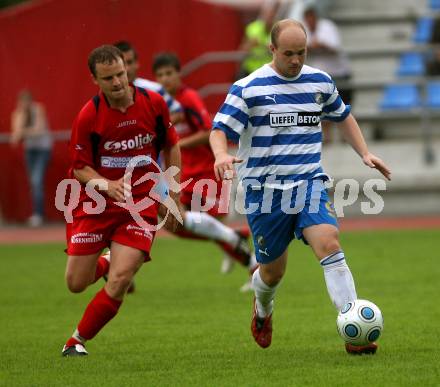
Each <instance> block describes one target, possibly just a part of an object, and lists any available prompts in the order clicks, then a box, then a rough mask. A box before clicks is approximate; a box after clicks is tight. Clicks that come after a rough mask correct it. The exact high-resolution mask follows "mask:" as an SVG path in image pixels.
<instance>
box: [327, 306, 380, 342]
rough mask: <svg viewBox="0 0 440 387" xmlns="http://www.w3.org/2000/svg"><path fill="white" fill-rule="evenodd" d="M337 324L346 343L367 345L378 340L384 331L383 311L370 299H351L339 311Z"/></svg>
mask: <svg viewBox="0 0 440 387" xmlns="http://www.w3.org/2000/svg"><path fill="white" fill-rule="evenodd" d="M336 324H337V327H338V332H339V335H340V336H341V337H342V339H343V340H344V341H345V342H346V343H350V344H353V345H367V344H369V343H372V342H373V341H376V340H377V339H378V338H379V336H380V334H381V333H382V329H383V317H382V312H381V311H380V309H379V308H378V307H377V306H376V305H375V304H373V303H372V302H370V301H367V300H355V301H351V302H349V303H347V304H345V305H344V306H343V308H342V309H341V311H340V312H339V315H338V319H337V320H336Z"/></svg>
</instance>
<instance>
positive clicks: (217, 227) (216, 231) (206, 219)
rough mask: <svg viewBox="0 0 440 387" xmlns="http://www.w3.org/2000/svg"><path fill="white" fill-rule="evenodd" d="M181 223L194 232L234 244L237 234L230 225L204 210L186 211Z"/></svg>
mask: <svg viewBox="0 0 440 387" xmlns="http://www.w3.org/2000/svg"><path fill="white" fill-rule="evenodd" d="M183 225H184V226H185V228H186V229H187V230H188V231H191V232H193V233H194V234H197V235H200V236H204V237H207V238H211V239H214V240H216V241H222V242H226V243H229V244H231V245H232V246H236V245H237V243H238V241H239V236H238V235H237V233H236V232H235V231H234V230H233V229H232V228H230V227H228V226H225V225H224V224H223V223H222V222H220V221H218V220H217V219H215V218H214V217H213V216H211V215H209V214H207V213H205V212H194V211H186V212H185V219H184V221H183Z"/></svg>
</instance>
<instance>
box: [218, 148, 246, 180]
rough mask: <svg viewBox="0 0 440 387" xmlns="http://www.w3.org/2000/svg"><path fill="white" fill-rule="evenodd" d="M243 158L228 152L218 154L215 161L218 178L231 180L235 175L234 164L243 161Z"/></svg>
mask: <svg viewBox="0 0 440 387" xmlns="http://www.w3.org/2000/svg"><path fill="white" fill-rule="evenodd" d="M242 161H243V160H240V159H239V158H237V157H235V156H231V155H229V154H227V153H222V154H219V155H217V156H216V158H215V163H214V173H215V178H216V179H217V180H231V179H233V178H234V177H235V169H234V166H233V165H234V164H236V163H241V162H242Z"/></svg>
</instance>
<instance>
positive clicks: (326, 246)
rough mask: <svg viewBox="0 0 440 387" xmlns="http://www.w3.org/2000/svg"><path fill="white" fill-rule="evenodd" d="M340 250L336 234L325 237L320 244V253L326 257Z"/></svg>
mask: <svg viewBox="0 0 440 387" xmlns="http://www.w3.org/2000/svg"><path fill="white" fill-rule="evenodd" d="M339 250H341V245H340V243H339V239H338V236H337V235H333V236H331V237H329V238H326V239H325V240H324V241H323V243H322V245H321V252H320V255H322V256H323V257H326V256H328V255H330V254H333V253H335V252H337V251H339Z"/></svg>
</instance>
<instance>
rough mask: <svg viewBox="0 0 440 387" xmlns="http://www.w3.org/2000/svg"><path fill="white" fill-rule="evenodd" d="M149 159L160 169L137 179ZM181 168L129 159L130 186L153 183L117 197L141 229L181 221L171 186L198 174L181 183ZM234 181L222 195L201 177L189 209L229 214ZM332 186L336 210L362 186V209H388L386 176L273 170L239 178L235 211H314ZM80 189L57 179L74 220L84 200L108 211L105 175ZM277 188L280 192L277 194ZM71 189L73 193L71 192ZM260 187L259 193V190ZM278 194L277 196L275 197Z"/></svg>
mask: <svg viewBox="0 0 440 387" xmlns="http://www.w3.org/2000/svg"><path fill="white" fill-rule="evenodd" d="M148 164H152V165H153V166H154V169H155V170H156V171H157V172H151V171H150V172H147V173H146V174H144V175H143V176H142V177H141V178H139V179H138V180H137V181H135V182H132V180H131V178H132V175H133V171H134V169H135V168H137V167H140V166H144V165H148ZM178 173H179V169H178V168H177V167H175V166H171V167H169V168H168V169H167V170H166V171H162V169H161V168H160V166H159V165H158V164H157V163H156V162H155V161H154V160H153V159H151V158H150V157H149V156H136V157H133V158H132V159H131V160H130V161H129V162H128V165H127V167H126V169H125V174H124V183H125V185H126V186H127V187H135V186H137V185H139V184H142V183H144V182H146V181H147V180H151V181H152V182H153V183H154V184H153V186H152V188H151V190H150V191H149V192H147V193H146V196H145V197H144V198H142V199H141V200H140V201H138V202H136V203H135V202H134V201H133V198H132V196H131V193H130V192H125V193H124V199H125V200H124V202H116V203H115V204H116V205H118V206H120V207H122V208H124V209H126V210H127V211H128V212H129V213H130V215H131V217H132V218H133V220H134V221H135V222H136V223H137V225H138V226H139V227H140V229H139V230H134V231H136V232H141V231H140V230H144V231H148V232H152V231H157V230H159V229H161V228H162V227H163V226H164V225H165V223H166V220H167V218H168V216H169V215H172V216H174V217H175V218H176V219H177V220H178V222H180V224H183V218H182V215H181V213H180V211H179V206H178V204H177V203H176V202H175V201H174V200H173V199H172V196H171V195H170V194H169V193H170V191H171V192H174V193H176V194H178V193H180V192H181V191H183V190H184V188H185V187H186V186H188V185H189V184H190V183H192V181H193V179H192V178H191V179H188V180H186V181H184V182H182V183H180V184H179V183H177V181H176V179H175V177H176V175H177V174H178ZM231 186H232V181H231V180H229V179H227V180H223V181H222V185H221V188H220V190H221V193H220V195H219V198H218V197H217V196H218V194H219V193H218V189H219V187H218V183H217V182H216V181H215V180H212V179H201V180H198V181H196V182H195V184H194V186H193V188H192V198H191V205H190V211H193V212H198V213H200V212H208V211H210V210H211V209H212V208H213V207H214V206H215V205H218V208H217V212H218V213H219V214H225V215H226V214H228V213H229V209H230V208H229V206H230V203H231V198H230V193H231V191H232V187H231ZM331 187H333V188H334V195H333V196H334V197H333V203H330V202H326V203H325V208H326V209H327V211H328V212H329V213H330V215H331V216H334V217H344V208H346V207H349V206H352V205H355V204H356V203H359V197H360V193H361V192H362V194H363V197H364V199H363V200H362V201H360V209H361V212H362V213H363V214H367V215H377V214H379V213H381V212H382V211H383V209H384V200H383V198H382V196H381V195H380V194H379V193H378V191H386V182H385V181H384V180H382V179H369V180H367V181H365V182H364V183H363V184H360V183H359V182H358V181H356V180H354V179H342V180H339V181H338V182H336V184H335V181H333V180H329V181H326V182H324V181H323V180H321V179H319V178H317V179H312V180H310V181H299V182H289V181H284V182H281V181H278V180H277V179H276V177H275V176H269V177H268V179H266V181H265V182H264V183H262V182H260V181H259V180H257V179H246V180H244V181H243V182H240V185H239V189H237V190H236V191H235V193H236V196H235V198H234V200H233V201H232V202H233V204H234V206H235V208H234V209H235V211H236V212H237V213H238V214H241V215H251V214H254V213H261V214H264V213H272V211H273V208H274V206H273V205H275V207H280V208H281V211H282V212H283V213H285V214H298V213H300V212H302V211H308V213H310V214H313V213H317V212H318V211H319V208H320V202H321V197H322V195H323V194H324V193H326V189H328V188H331ZM81 189H82V187H81V184H80V183H79V181H78V180H76V179H64V180H62V181H61V182H60V183H59V184H58V187H57V192H56V197H55V206H56V208H57V209H58V210H59V211H62V212H63V213H64V218H65V220H66V222H67V223H72V222H73V215H72V213H73V210H74V209H75V208H77V207H78V206H79V205H82V209H83V211H84V212H85V213H87V214H89V215H98V214H101V213H103V212H104V211H105V208H106V205H107V201H106V199H105V197H104V196H103V195H102V194H101V193H100V192H99V191H105V190H107V189H108V183H107V181H106V180H104V179H93V180H90V181H89V182H88V183H87V184H86V186H85V191H86V194H87V196H88V197H89V198H90V199H91V200H90V201H85V202H83V203H81V204H80V203H79V199H80V194H81ZM275 191H276V192H277V194H276V195H275ZM68 192H69V195H67V193H68ZM240 192H241V193H240ZM243 192H244V193H245V196H246V197H247V193H249V192H253V193H254V194H251V195H250V197H249V200H245V203H243V200H241V199H240V198H241V197H242V196H243V195H242V193H243ZM256 192H257V193H259V194H255V193H256ZM307 192H309V194H308V193H307ZM275 197H278V199H277V200H278V201H276V200H275ZM157 203H159V204H160V205H162V206H163V207H164V208H165V209H166V214H165V215H164V217H163V218H162V220H161V221H160V222H159V224H157V225H151V224H149V223H148V222H146V221H145V219H144V218H143V217H142V216H141V213H143V211H144V210H146V209H148V208H149V207H151V206H153V205H156V204H157ZM72 238H75V242H74V241H73V240H72V243H89V241H90V242H91V241H99V238H102V235H100V234H97V235H91V234H90V235H89V234H87V235H86V234H84V235H83V234H76V235H74V236H73V237H72Z"/></svg>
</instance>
